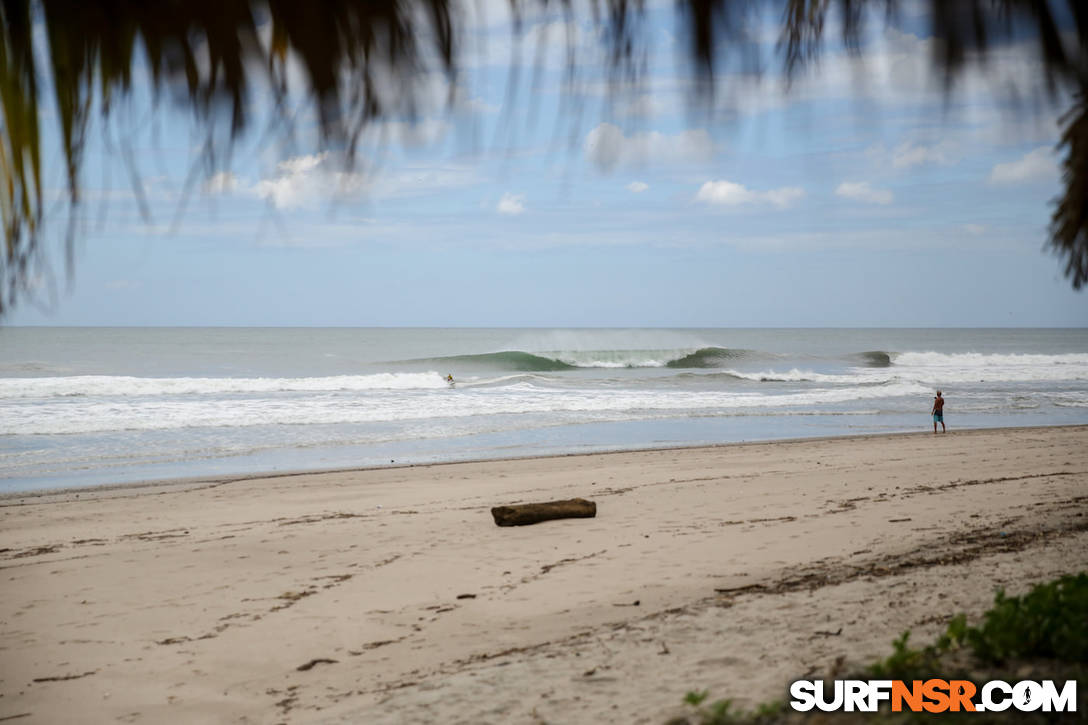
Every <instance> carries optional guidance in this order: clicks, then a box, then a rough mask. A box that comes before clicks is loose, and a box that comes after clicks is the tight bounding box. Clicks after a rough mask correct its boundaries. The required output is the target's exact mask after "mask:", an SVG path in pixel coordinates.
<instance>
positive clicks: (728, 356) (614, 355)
mask: <svg viewBox="0 0 1088 725" xmlns="http://www.w3.org/2000/svg"><path fill="white" fill-rule="evenodd" d="M755 355H756V353H754V352H753V351H750V350H730V349H728V348H723V347H703V348H699V349H696V350H684V349H680V350H669V349H666V350H655V349H648V350H553V351H542V352H535V353H534V352H525V351H522V350H504V351H502V352H491V353H483V354H479V355H451V356H449V357H438V358H424V359H419V360H409V361H407V362H409V363H415V364H427V365H433V366H435V367H438V368H439V369H444V368H446V367H465V366H467V367H470V368H485V369H491V370H509V371H516V372H559V371H562V370H575V369H578V368H584V369H621V368H720V367H723V366H724V365H726V364H728V363H729V362H730V361H736V360H741V359H744V358H748V357H752V356H755Z"/></svg>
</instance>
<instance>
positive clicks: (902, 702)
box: [790, 679, 1077, 713]
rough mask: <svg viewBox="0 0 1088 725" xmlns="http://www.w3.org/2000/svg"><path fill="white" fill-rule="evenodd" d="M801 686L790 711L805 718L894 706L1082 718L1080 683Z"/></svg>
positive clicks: (913, 709)
mask: <svg viewBox="0 0 1088 725" xmlns="http://www.w3.org/2000/svg"><path fill="white" fill-rule="evenodd" d="M826 684H828V685H831V687H825V683H824V681H823V680H797V681H796V682H794V683H793V684H792V685H790V697H791V698H792V699H791V700H790V706H791V707H792V708H793V709H794V710H797V711H800V712H808V711H810V710H812V709H813V708H816V709H818V710H822V711H824V712H835V711H839V710H841V711H844V712H876V711H877V710H878V709H879V707H880V705H881V703H883V702H888V703H890V705H891V711H892V712H904V711H907V712H933V713H937V712H1002V711H1004V710H1008V709H1009V708H1013V709H1015V710H1019V711H1021V712H1035V711H1042V712H1076V711H1077V681H1076V680H1066V681H1065V682H1064V684H1061V685H1060V686H1059V684H1058V683H1055V682H1054V681H1053V680H1042V681H1041V682H1035V681H1033V680H1022V681H1020V682H1016V683H1008V682H1005V681H1003V680H990V681H989V682H986V683H984V684H983V685H982V686H981V687H978V686H976V685H975V683H973V682H971V681H970V680H938V679H931V680H912V681H910V682H907V681H904V680H834V681H833V682H831V683H826Z"/></svg>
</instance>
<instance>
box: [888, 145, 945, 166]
mask: <svg viewBox="0 0 1088 725" xmlns="http://www.w3.org/2000/svg"><path fill="white" fill-rule="evenodd" d="M947 163H950V161H949V157H948V155H947V154H946V153H945V151H944V149H943V148H942V147H941V145H940V144H938V145H935V146H915V145H913V144H911V143H905V144H903V145H901V146H899V147H898V148H897V149H896V150H895V153H894V154H893V155H892V166H894V167H895V168H897V169H909V168H910V167H912V166H920V165H922V164H947Z"/></svg>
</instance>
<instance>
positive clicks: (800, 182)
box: [8, 1, 1088, 327]
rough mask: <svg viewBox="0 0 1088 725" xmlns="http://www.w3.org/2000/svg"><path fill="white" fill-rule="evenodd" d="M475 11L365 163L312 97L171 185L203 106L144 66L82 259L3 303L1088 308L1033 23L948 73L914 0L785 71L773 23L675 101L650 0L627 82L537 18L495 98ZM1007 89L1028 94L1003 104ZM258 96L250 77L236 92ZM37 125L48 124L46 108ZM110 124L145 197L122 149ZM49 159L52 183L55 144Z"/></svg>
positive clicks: (651, 313) (388, 314) (865, 321)
mask: <svg viewBox="0 0 1088 725" xmlns="http://www.w3.org/2000/svg"><path fill="white" fill-rule="evenodd" d="M473 7H476V6H475V5H474V6H473ZM479 7H482V8H483V9H484V14H483V16H479V15H476V14H472V15H471V19H470V24H469V26H468V32H469V35H468V39H469V40H470V41H473V42H470V43H467V44H466V55H465V56H464V58H463V61H464V62H463V64H462V67H461V73H460V75H459V77H458V80H457V83H456V85H455V94H454V95H455V101H454V102H453V103H452V106H451V105H448V104H447V99H448V97H449V94H448V90H449V89H448V86H447V85H446V81H445V80H444V78H443V77H442V76H441V75H440V74H434V75H433V76H429V77H428V78H427V79H426V83H425V84H424V86H423V87H422V88H423V90H422V94H421V98H422V100H423V105H422V106H421V111H420V113H419V116H418V118H417V119H416V120H415V121H409V120H389V121H387V122H384V123H382V124H378V125H376V126H375V127H374V128H373V129H371V138H370V139H369V141H368V143H367V144H365V146H364V153H363V156H362V158H363V160H364V162H365V165H364V166H362V167H358V168H354V169H350V170H345V169H344V168H343V167H342V165H340V164H339V162H338V158H337V156H336V154H335V152H333V151H332V150H329V149H323V148H321V147H320V145H319V143H318V142H317V141H308V139H310V138H312V136H311V135H310V134H309V132H312V130H313V124H312V119H311V117H310V115H309V112H308V111H307V110H306V109H305V107H301V109H300V111H299V116H298V118H297V119H296V120H295V123H296V126H297V127H298V129H299V131H300V133H299V137H298V143H296V144H292V145H287V144H284V143H282V142H281V141H279V140H277V139H276V138H271V139H270V138H268V137H267V136H264V135H261V134H257V133H254V134H251V135H249V136H246V137H245V138H243V139H242V140H241V141H240V142H239V143H238V144H237V146H236V147H235V149H234V152H233V154H232V159H231V164H230V167H229V169H221V170H220V171H219V173H217V174H216V175H215V176H213V177H211V178H206V177H201V179H202V180H201V181H200V182H198V183H197V184H196V185H195V187H197V188H195V191H194V192H193V193H191V194H189V196H188V200H187V202H186V203H185V204H184V206H183V205H182V199H183V197H184V196H185V195H184V193H183V190H184V188H185V183H186V178H187V176H188V175H189V173H190V171H191V170H192V169H193V168H194V164H196V163H197V161H196V157H195V149H196V148H197V141H196V139H197V129H196V128H195V127H194V126H193V125H192V124H191V123H190V121H189V116H188V114H187V113H186V112H184V111H182V110H180V109H177V108H175V107H172V106H171V105H170V103H168V102H161V103H160V104H159V105H158V106H157V107H155V109H154V110H152V104H151V103H150V102H149V101H148V98H147V94H146V93H145V92H144V91H142V90H140V85H139V82H138V81H137V90H136V91H135V92H134V93H133V95H132V98H131V99H130V102H129V103H128V104H127V106H126V107H125V108H122V109H121V110H120V112H117V113H115V114H114V116H112V117H111V120H110V122H109V123H108V124H103V123H98V124H96V126H95V127H94V128H92V130H91V133H90V135H89V142H88V151H87V161H86V165H85V173H84V179H83V181H84V189H85V199H86V202H85V203H84V205H83V206H82V207H81V214H80V217H79V220H80V224H81V234H80V241H79V243H78V245H77V250H76V264H75V270H74V281H73V284H72V285H71V286H70V287H69V286H68V285H67V284H66V283H65V279H64V262H63V248H62V246H61V244H60V243H59V242H56V243H53V244H52V245H51V246H50V247H49V249H48V253H49V259H50V261H51V266H52V268H53V269H54V273H55V277H56V281H57V290H58V291H57V294H56V299H55V303H53V304H48V299H49V295H48V293H47V291H46V290H47V289H48V285H47V284H46V283H45V282H44V281H43V282H42V284H41V286H40V288H39V295H38V296H39V298H40V299H41V300H42V301H43V304H28V303H24V304H22V305H21V306H20V307H19V308H17V309H16V311H15V313H14V314H13V315H12V316H11V317H10V319H9V320H8V322H9V323H13V324H51V325H344V326H356V325H358V326H371V325H373V326H399V325H424V326H556V327H565V326H632V327H641V326H683V327H717V326H721V327H736V326H920V327H929V326H990V325H997V326H1006V325H1007V326H1083V325H1086V324H1088V304H1086V303H1088V299H1086V298H1085V295H1084V294H1083V293H1075V292H1073V291H1072V290H1071V289H1070V285H1069V284H1068V282H1066V281H1065V280H1064V279H1063V277H1062V275H1061V264H1060V262H1059V260H1058V259H1057V258H1056V257H1054V256H1053V255H1051V254H1050V253H1049V252H1045V251H1043V249H1042V247H1043V244H1044V242H1045V239H1046V228H1047V224H1048V221H1049V214H1050V210H1051V200H1052V199H1053V198H1054V197H1055V196H1056V194H1057V193H1058V191H1059V189H1060V179H1059V172H1058V169H1057V158H1056V156H1055V154H1054V151H1053V149H1054V145H1055V143H1056V142H1057V139H1058V135H1059V132H1058V126H1057V118H1058V117H1059V116H1060V114H1061V111H1062V104H1061V103H1060V102H1059V103H1058V104H1056V105H1050V104H1046V103H1043V104H1038V103H1034V102H1033V101H1032V96H1031V94H1032V93H1034V92H1036V89H1037V87H1038V80H1037V79H1038V78H1039V77H1040V75H1039V73H1038V70H1037V62H1036V60H1035V58H1034V55H1033V53H1032V48H1030V47H1028V46H1024V45H1010V46H1007V47H1004V48H1000V49H998V50H997V51H996V52H995V54H994V58H993V62H992V63H991V65H990V66H989V67H988V68H987V70H986V71H985V73H983V72H980V71H977V70H974V71H971V72H970V73H969V74H968V75H967V76H966V77H964V78H963V79H962V80H961V82H960V83H959V85H958V86H957V88H956V92H955V93H954V94H953V95H952V96H950V97H947V98H946V97H945V96H944V95H943V93H942V91H941V82H940V78H937V77H934V76H933V75H931V73H930V71H929V58H930V43H931V41H930V40H929V39H928V38H927V37H926V30H925V26H924V23H920V22H918V19H917V18H915V17H912V16H911V13H910V12H908V13H906V14H905V16H904V17H902V19H901V23H900V24H899V26H898V27H896V28H885V27H884V25H883V23H882V22H881V21H880V19H877V21H876V22H875V23H874V24H873V25H872V32H871V33H870V37H869V39H868V41H867V42H866V45H865V48H864V49H863V53H862V56H861V57H860V58H858V59H851V58H849V57H847V56H845V55H844V54H842V53H841V52H840V51H839V49H838V48H837V47H836V46H835V45H834V43H831V44H829V48H828V53H827V54H826V55H825V56H824V57H823V59H822V61H821V63H820V64H819V66H818V68H815V69H813V70H812V72H808V73H806V74H805V75H804V76H803V77H802V78H800V79H798V80H797V81H796V82H795V84H794V86H793V88H792V90H791V91H790V93H788V94H787V93H785V92H784V91H783V85H782V82H781V79H780V78H778V77H777V75H776V74H775V72H774V63H773V47H774V41H775V40H776V38H775V37H774V35H773V33H768V37H766V38H762V39H761V41H762V43H763V49H764V53H765V56H766V58H767V59H768V63H767V72H765V73H764V74H763V77H762V78H761V79H759V80H756V79H754V78H752V77H750V76H749V75H747V74H745V73H743V72H740V71H736V70H734V71H726V72H724V73H722V74H721V75H720V77H719V84H720V88H719V91H718V92H717V94H716V95H715V99H714V104H715V105H714V108H713V109H711V110H709V111H707V110H706V109H695V108H692V107H691V105H690V104H689V103H688V101H689V100H690V98H691V96H690V94H689V92H688V91H689V88H690V82H691V81H690V79H691V73H690V70H689V69H687V68H686V67H685V65H684V63H683V62H682V56H681V50H682V43H683V41H682V39H681V36H680V34H679V32H678V30H677V28H676V26H675V18H674V14H673V11H672V4H671V3H649V8H648V11H647V13H648V15H647V33H646V37H647V40H648V47H647V53H648V63H647V74H646V77H645V78H644V79H643V84H642V86H641V87H640V88H639V89H636V90H634V91H631V92H628V93H620V94H610V92H609V87H608V84H607V83H605V82H604V81H603V72H602V65H601V64H600V59H599V55H600V50H599V48H600V45H599V43H597V42H596V41H595V33H596V32H597V31H596V30H595V28H594V25H593V22H592V20H591V19H590V18H589V17H588V16H587V17H585V18H580V19H579V20H578V21H577V24H576V32H575V36H574V43H575V45H574V47H575V48H576V49H577V51H578V53H579V59H580V63H579V66H578V68H579V72H578V76H577V82H576V84H575V87H574V89H573V90H572V89H571V88H570V87H569V85H568V84H567V83H566V82H565V79H566V77H567V76H566V69H565V65H564V52H565V46H564V42H565V36H564V35H563V33H562V32H561V28H560V26H559V25H558V24H557V23H556V18H554V17H547V16H542V17H534V18H529V19H528V21H527V22H526V23H525V37H524V39H523V41H522V46H521V48H522V50H521V56H522V57H523V60H524V67H523V70H522V75H521V82H520V83H518V84H517V85H516V86H515V87H514V88H515V92H514V95H513V96H508V95H507V88H508V84H507V78H508V75H507V74H508V73H509V68H510V63H509V58H510V57H511V56H510V54H511V52H514V49H515V48H516V46H515V45H514V44H513V43H512V40H511V38H512V34H511V31H510V24H509V18H508V17H507V16H506V10H505V8H506V3H505V2H504V1H502V2H500V1H489V2H485V3H482V4H480V6H479ZM768 27H770V26H768ZM545 34H547V38H548V41H549V42H548V45H547V48H548V50H547V52H546V53H545V54H544V56H543V61H542V65H541V66H540V71H539V74H538V76H537V78H536V79H535V81H534V75H533V62H534V58H535V57H536V56H535V53H536V51H535V48H536V45H535V43H536V40H537V38H538V37H541V36H544V35H545ZM827 37H828V38H831V39H833V38H836V37H837V30H836V29H835V28H833V27H832V28H829V29H828V31H827ZM481 39H482V40H484V41H486V42H485V43H482V44H481V43H478V42H475V41H479V40H481ZM481 45H483V48H481V47H480V46H481ZM1010 86H1012V87H1016V88H1017V89H1018V90H1019V92H1020V93H1021V94H1022V96H1026V97H1027V98H1028V102H1027V103H1025V104H1023V105H1021V106H1017V105H1015V104H1014V103H1013V101H1012V100H1011V99H1010V97H1009V96H1008V94H1007V93H1006V90H1005V89H1007V88H1008V87H1010ZM266 98H267V94H266V93H265V92H264V91H263V90H258V91H257V92H255V93H254V95H253V97H252V101H253V103H254V107H256V108H261V107H262V100H263V99H266ZM266 105H267V104H265V106H266ZM572 109H577V110H578V113H574V112H573V111H572ZM264 120H267V119H264ZM43 125H44V126H45V127H46V129H47V136H46V138H47V141H48V140H49V139H55V132H54V131H53V130H52V127H53V125H55V117H54V116H53V114H51V113H50V112H49V110H48V109H46V110H45V111H44V113H43ZM256 125H257V126H258V127H259V126H260V123H258V124H256ZM126 144H127V146H128V147H129V148H131V150H132V151H133V153H134V158H135V159H136V163H137V165H138V167H139V169H140V173H141V177H142V179H143V185H144V193H145V196H146V199H147V204H148V208H149V211H150V216H151V218H150V221H147V220H145V219H143V218H142V217H141V215H140V214H139V211H138V207H137V204H136V200H135V198H134V195H133V191H132V185H131V183H130V181H129V175H128V170H127V167H126V166H125V165H124V164H123V163H122V162H121V161H120V158H121V157H122V154H121V152H120V151H121V149H123V148H124V147H125V145H126ZM53 148H54V149H55V143H54V144H53ZM54 156H55V154H54ZM47 158H48V156H47ZM47 168H48V169H51V172H50V173H52V176H51V177H49V178H47V182H48V183H47V186H50V187H52V188H53V189H54V192H55V193H56V194H57V195H58V196H60V195H61V194H62V192H63V179H62V177H61V175H60V173H59V172H60V165H59V163H58V162H57V161H56V160H55V158H54V160H53V161H51V162H49V163H47ZM57 209H58V211H57V212H56V214H55V215H54V216H53V217H51V218H50V219H49V222H50V224H51V226H52V228H53V230H54V232H55V234H54V236H57V237H59V236H60V231H62V230H63V228H64V225H65V223H66V221H67V217H66V215H65V213H64V212H63V210H62V209H61V207H60V205H58V206H57Z"/></svg>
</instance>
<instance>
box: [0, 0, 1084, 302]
mask: <svg viewBox="0 0 1088 725" xmlns="http://www.w3.org/2000/svg"><path fill="white" fill-rule="evenodd" d="M509 2H510V7H511V9H512V11H513V15H514V17H515V19H516V18H518V17H520V16H521V15H522V13H523V12H524V11H527V10H530V9H541V8H543V9H545V10H549V11H551V10H554V11H556V12H559V13H562V14H563V15H564V16H565V17H567V18H568V22H569V21H570V18H572V17H573V13H574V12H575V8H574V7H573V0H509ZM585 4H586V5H588V7H589V8H590V9H591V10H592V11H593V16H594V17H595V18H596V20H597V22H598V23H599V25H600V29H601V30H602V32H601V33H600V36H599V37H600V38H601V39H602V40H601V42H602V43H604V44H605V45H606V48H605V50H606V51H607V55H606V57H608V58H609V59H610V78H611V79H612V82H613V84H615V85H617V86H620V85H624V84H626V83H627V82H628V81H629V80H630V79H631V78H636V79H637V77H638V75H639V72H640V70H641V69H642V68H643V60H644V59H643V57H642V52H641V49H642V48H644V47H645V46H644V43H643V40H644V33H645V28H644V24H643V23H642V20H643V17H644V14H645V11H644V3H643V0H585ZM898 5H899V3H898V0H676V3H675V7H676V12H678V13H679V14H680V15H681V16H682V18H683V21H684V24H685V27H686V28H687V30H688V33H687V38H686V42H687V51H688V53H689V56H690V59H691V61H692V69H693V70H692V72H693V75H694V77H695V79H696V80H697V82H696V83H694V84H692V87H693V89H694V90H693V91H692V93H693V95H694V99H693V100H699V99H703V100H705V99H707V98H709V97H710V96H712V95H713V94H714V93H715V88H716V82H715V71H716V70H718V69H719V68H721V67H722V66H723V65H724V64H726V63H729V62H732V61H733V60H736V59H738V58H739V59H740V60H741V61H750V60H751V58H750V57H749V54H750V52H751V47H752V46H751V43H750V42H748V41H747V39H748V38H751V37H753V35H752V34H753V33H754V32H763V31H764V29H763V28H760V27H758V26H759V25H760V24H763V23H766V22H768V21H767V20H766V18H767V17H768V16H769V14H770V15H771V16H773V15H774V13H779V14H780V16H779V17H780V18H781V19H780V21H779V22H780V27H778V33H779V37H780V42H779V45H778V48H779V52H780V53H781V55H782V60H783V62H784V68H785V72H786V74H787V76H788V77H792V76H793V75H794V74H796V73H797V72H798V70H799V69H801V68H802V67H804V66H805V65H806V64H808V63H810V62H812V61H813V60H814V59H816V58H817V57H818V56H819V54H820V52H821V50H822V49H823V48H824V47H825V38H824V27H825V24H828V20H829V18H831V17H832V16H833V15H834V16H835V17H838V18H840V19H841V21H842V22H841V25H842V29H843V30H842V37H841V39H840V42H842V43H843V44H844V45H845V47H846V48H848V49H850V50H852V51H857V50H858V49H859V47H860V44H861V40H862V36H863V30H864V28H863V25H864V22H865V19H866V18H868V17H873V16H877V17H879V16H880V15H882V14H883V15H884V16H885V17H887V18H889V19H891V18H894V17H895V16H896V12H897V9H898ZM472 7H473V5H472V2H471V0H465V4H462V3H461V2H460V0H307V2H305V3H300V2H298V0H161V1H159V2H146V0H98V1H97V2H96V1H94V0H89V1H88V0H84V1H82V2H81V1H80V0H0V100H2V103H3V115H2V117H0V124H2V133H0V187H2V188H0V214H2V222H3V225H4V245H5V246H4V251H3V254H2V255H0V317H2V316H3V314H4V313H5V312H7V311H9V310H10V309H11V307H12V306H13V305H14V304H15V303H16V302H17V301H18V299H19V298H20V297H21V296H22V295H25V294H26V293H27V292H28V291H29V290H30V287H31V286H32V284H31V280H32V279H33V276H34V268H35V265H40V264H43V263H44V262H43V259H42V257H43V255H42V247H43V241H42V240H43V239H44V234H45V229H46V223H47V221H49V220H48V219H47V218H46V217H47V215H46V212H45V207H44V203H45V202H44V201H43V192H42V148H41V145H42V133H41V117H40V114H39V109H40V108H41V104H42V94H43V93H47V92H48V93H52V94H53V95H54V97H55V105H56V109H57V115H58V119H59V125H60V139H61V143H62V145H63V148H62V149H61V151H62V156H63V159H64V161H65V164H66V174H67V196H68V205H69V207H70V211H71V210H74V209H75V208H77V207H78V205H79V203H80V175H81V167H82V158H83V149H84V145H85V135H86V130H87V125H88V120H89V117H90V114H91V113H92V111H96V112H97V111H100V112H101V113H103V114H107V115H108V114H109V113H110V112H111V110H112V109H113V108H114V107H115V106H116V105H117V100H118V98H121V97H124V96H126V95H127V94H129V93H130V90H131V88H132V84H133V69H134V67H135V64H137V63H141V62H146V63H147V65H148V68H149V72H150V83H151V86H152V88H151V90H152V92H153V93H154V94H155V96H156V97H158V96H162V95H170V96H171V97H172V98H174V99H176V100H178V101H179V102H180V103H181V104H183V105H185V106H187V107H189V108H190V109H191V110H192V112H193V113H194V114H195V117H196V119H197V120H198V123H199V124H200V126H201V128H203V129H205V130H206V131H207V143H206V144H205V147H204V152H203V155H202V158H203V160H204V161H205V162H206V165H205V168H206V169H208V170H209V173H210V170H212V169H214V168H215V167H216V162H217V159H218V158H220V157H221V155H223V154H225V153H228V152H229V148H230V145H231V143H232V142H233V141H234V140H235V139H237V138H238V136H239V135H240V134H241V133H242V132H243V131H244V130H246V128H247V124H250V123H251V122H252V120H251V119H252V117H253V116H254V113H253V110H252V108H251V106H250V105H249V96H250V91H251V89H252V88H253V87H254V86H255V85H258V84H264V85H266V86H267V87H268V88H271V90H272V103H273V104H275V105H276V106H282V105H285V104H287V103H288V101H289V99H294V98H296V97H297V96H296V95H289V94H299V93H303V94H304V95H305V98H306V99H307V101H308V103H309V104H310V106H311V107H312V108H313V109H314V110H315V111H316V114H317V118H318V119H319V128H320V140H319V142H320V143H321V144H322V145H328V146H335V147H336V148H337V149H340V150H343V152H344V156H345V158H346V159H347V162H346V163H348V164H350V163H352V161H353V159H354V157H355V150H356V147H357V144H358V143H359V139H360V134H361V133H362V131H363V130H364V129H365V128H366V127H367V125H368V124H369V123H371V122H372V121H375V120H378V119H382V118H393V117H403V116H406V115H411V114H412V113H413V111H414V110H415V108H416V102H417V100H418V94H419V92H420V89H421V86H422V79H423V77H424V74H425V73H429V72H433V71H434V70H435V69H436V67H437V69H439V70H441V71H442V72H444V73H446V74H447V75H448V76H449V77H450V78H451V79H452V78H454V77H455V74H456V72H457V70H458V60H459V52H460V49H461V46H462V45H463V43H462V42H461V38H462V37H463V35H462V31H463V30H464V26H465V24H466V14H467V13H468V12H469V11H471V9H472ZM928 15H929V21H930V25H931V30H932V35H933V38H934V39H935V41H936V42H935V43H934V44H933V47H934V48H935V54H934V57H933V58H932V63H933V64H934V66H935V68H937V69H938V70H939V71H940V72H941V73H943V77H944V79H945V85H946V90H947V92H948V93H950V94H954V93H955V92H956V88H955V84H954V81H955V79H956V78H957V76H959V75H960V74H961V73H962V72H963V71H964V69H965V68H966V67H967V66H968V65H969V64H971V63H979V64H985V63H986V62H987V59H988V58H989V57H990V56H991V54H992V50H993V49H994V48H995V47H999V46H1000V45H1001V44H1002V43H1004V42H1007V41H1010V40H1014V39H1015V40H1018V41H1024V40H1030V41H1032V42H1034V44H1035V46H1036V47H1037V50H1038V57H1039V60H1040V65H1039V67H1040V69H1041V70H1040V77H1039V79H1038V81H1039V84H1040V87H1042V88H1044V89H1045V90H1046V91H1047V94H1048V95H1049V97H1050V100H1051V101H1060V100H1061V99H1067V101H1068V99H1072V101H1071V107H1070V108H1069V109H1068V111H1067V112H1066V114H1065V116H1064V117H1063V121H1062V123H1063V133H1062V136H1061V140H1060V142H1059V150H1060V152H1061V153H1062V155H1063V160H1062V169H1063V181H1064V190H1063V192H1062V193H1061V194H1060V196H1059V197H1058V198H1057V199H1056V200H1055V206H1054V210H1053V215H1052V220H1051V226H1050V236H1049V239H1048V241H1047V245H1048V246H1049V247H1050V248H1051V249H1052V250H1053V251H1055V252H1056V253H1058V254H1059V255H1060V256H1061V258H1062V259H1063V260H1064V263H1065V273H1066V276H1067V277H1068V278H1069V280H1070V282H1071V283H1072V285H1073V287H1074V288H1077V289H1080V288H1081V287H1082V286H1083V285H1084V284H1085V283H1086V282H1088V45H1086V42H1085V40H1086V38H1088V2H1085V1H1084V0H1050V1H1049V2H1048V0H930V3H929V6H928ZM289 56H292V57H294V58H297V59H298V61H299V63H300V65H301V67H302V68H303V69H304V78H305V80H304V83H305V88H291V87H290V83H289V74H288V70H287V69H288V57H289ZM578 62H579V58H578V57H577V54H576V53H575V52H573V50H572V49H571V48H570V47H568V63H569V64H570V66H571V67H572V68H573V67H574V66H576V65H577V64H578ZM43 79H44V80H43ZM391 88H392V89H394V90H395V92H390V89H391ZM43 89H47V90H43ZM272 110H273V111H274V110H275V109H272ZM273 115H275V114H273ZM224 121H226V127H227V129H228V132H227V133H226V134H225V135H224V136H225V137H221V136H220V135H218V134H217V132H216V129H219V128H222V127H223V125H224ZM278 130H279V131H280V132H282V133H290V128H289V123H286V122H285V124H284V126H283V127H281V128H280V129H278ZM138 187H139V184H138V183H137V194H138V195H139V193H140V190H139V188H138ZM73 218H74V215H73V214H71V213H70V214H69V219H70V220H72V219H73ZM75 233H76V227H75V225H74V224H73V223H72V222H71V221H70V222H69V225H68V227H67V248H68V250H69V263H68V264H69V269H70V267H71V248H72V243H73V237H74V235H75Z"/></svg>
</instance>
